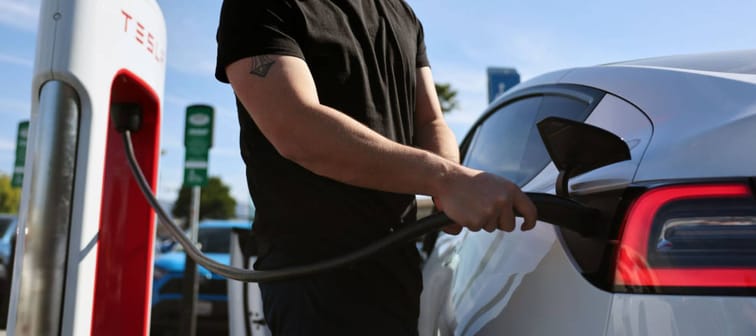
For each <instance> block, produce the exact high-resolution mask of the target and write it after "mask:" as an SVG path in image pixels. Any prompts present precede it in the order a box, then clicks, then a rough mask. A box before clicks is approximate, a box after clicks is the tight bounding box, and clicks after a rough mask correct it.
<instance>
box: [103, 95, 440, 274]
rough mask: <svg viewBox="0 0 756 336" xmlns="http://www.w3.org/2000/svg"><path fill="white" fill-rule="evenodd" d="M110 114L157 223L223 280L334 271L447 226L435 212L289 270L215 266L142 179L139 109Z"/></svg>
mask: <svg viewBox="0 0 756 336" xmlns="http://www.w3.org/2000/svg"><path fill="white" fill-rule="evenodd" d="M111 114H112V118H113V123H114V124H115V126H116V129H117V130H118V131H119V132H121V135H122V138H123V144H124V148H125V150H126V157H127V159H128V162H129V168H131V173H132V174H133V175H134V179H135V180H136V182H137V184H138V185H139V189H140V190H141V191H142V194H144V197H145V198H146V199H147V202H148V203H149V204H150V206H151V207H152V208H153V209H154V210H155V212H156V213H157V215H158V219H159V222H160V223H161V224H163V225H164V227H165V228H166V229H167V230H168V232H169V233H170V235H171V236H173V238H174V239H175V240H176V241H177V242H178V243H179V244H181V246H183V247H184V251H185V252H186V254H187V255H188V256H189V257H190V258H192V259H194V261H195V262H197V264H200V265H202V266H204V267H205V268H207V269H208V270H210V271H211V272H213V273H216V274H218V275H221V276H224V277H226V278H230V279H234V280H239V281H244V282H269V281H277V280H288V279H293V278H298V277H303V276H307V275H311V274H315V273H320V272H324V271H328V270H333V269H336V268H340V267H344V266H346V265H349V264H352V263H354V262H356V261H359V260H362V259H364V258H366V257H369V256H371V255H373V254H375V253H377V252H379V251H381V250H383V249H386V248H389V247H391V246H393V245H395V244H398V243H403V242H409V241H411V240H413V239H415V238H416V237H419V236H421V235H423V234H425V233H428V232H431V231H434V230H438V229H440V228H442V227H444V226H446V225H448V224H450V223H451V220H450V219H449V217H447V216H446V215H445V214H444V213H437V214H434V215H431V216H428V217H425V218H423V219H421V220H419V221H417V222H415V223H413V224H410V225H407V226H405V227H404V228H402V229H401V230H398V231H396V232H394V233H392V234H391V235H389V236H387V237H385V238H383V239H381V240H379V241H376V242H375V243H373V244H370V245H368V246H366V247H364V248H362V249H360V250H357V251H354V252H351V253H349V254H347V255H344V256H342V257H336V258H333V259H329V260H325V261H322V262H317V263H314V264H308V265H302V266H294V267H290V268H284V269H279V270H269V271H260V270H248V269H243V268H238V267H232V266H228V265H224V264H221V263H218V262H216V261H214V260H212V259H210V258H208V257H207V256H205V255H204V254H203V253H202V251H200V250H199V249H198V248H197V247H196V246H195V245H194V244H193V243H192V242H191V241H190V240H189V239H188V238H187V237H186V235H185V234H184V232H183V231H182V230H181V228H179V227H178V225H176V223H174V222H173V221H172V220H171V218H170V216H168V214H167V213H166V211H165V210H164V209H163V208H162V207H161V206H160V203H159V202H158V200H157V198H155V195H153V193H152V189H151V188H150V185H149V183H148V182H147V179H145V177H144V174H143V173H142V170H141V168H139V164H138V163H137V160H136V156H135V155H134V146H133V144H132V142H131V132H132V131H136V130H138V129H139V126H140V123H141V118H140V116H141V114H140V111H139V107H138V106H137V105H134V104H114V105H113V106H111Z"/></svg>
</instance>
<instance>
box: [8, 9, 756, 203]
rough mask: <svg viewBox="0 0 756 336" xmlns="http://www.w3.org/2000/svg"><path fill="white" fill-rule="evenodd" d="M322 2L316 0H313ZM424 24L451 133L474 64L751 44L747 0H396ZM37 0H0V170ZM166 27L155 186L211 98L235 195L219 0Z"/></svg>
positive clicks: (18, 113) (170, 15)
mask: <svg viewBox="0 0 756 336" xmlns="http://www.w3.org/2000/svg"><path fill="white" fill-rule="evenodd" d="M318 1H325V0H318ZM408 2H409V3H410V5H412V6H413V7H414V9H415V11H416V13H417V15H418V17H419V18H420V19H421V21H422V22H423V23H424V26H425V33H426V44H427V46H428V52H429V56H430V59H431V63H432V66H433V71H434V76H435V78H436V80H437V81H438V82H447V83H451V85H452V87H454V88H455V89H457V90H458V92H459V102H460V109H459V110H457V111H454V112H452V113H451V114H450V115H448V117H447V120H448V121H449V124H450V125H451V127H452V129H453V130H454V132H455V134H456V135H457V137H458V138H461V137H462V136H463V135H464V133H465V132H466V130H467V129H468V127H469V126H470V124H471V123H472V122H473V121H474V120H475V119H476V118H477V117H478V116H479V115H480V113H481V111H482V110H483V108H484V107H485V105H486V99H487V98H486V77H485V71H486V67H489V66H504V67H514V68H516V69H517V70H518V71H519V73H520V75H521V77H522V79H523V80H527V79H529V78H533V77H535V76H537V75H540V74H543V73H546V72H549V71H553V70H558V69H562V68H568V67H575V66H589V65H595V64H602V63H608V62H615V61H622V60H629V59H637V58H645V57H653V56H663V55H672V54H687V53H697V52H708V51H723V50H735V49H752V48H756V30H754V29H753V18H754V15H756V2H752V1H734V0H718V1H711V0H709V1H698V0H690V1H682V0H679V1H648V0H636V1H622V2H617V1H598V0H588V1H558V0H528V1H522V0H514V1H502V0H471V1H459V0H408ZM39 3H40V0H0V117H1V120H2V122H0V173H3V174H9V173H10V172H11V170H12V166H13V160H14V155H15V151H14V149H15V136H16V127H17V124H18V122H20V121H22V120H25V119H28V117H29V113H30V112H29V110H30V105H31V104H30V101H31V76H32V71H33V69H32V66H33V65H32V59H33V57H34V50H35V42H36V41H35V39H36V33H35V32H36V25H37V19H38V13H37V12H38V9H39ZM159 3H160V5H161V8H162V9H163V14H164V16H165V19H166V24H167V27H168V49H167V65H168V70H167V74H166V86H165V97H164V116H163V118H164V120H163V122H164V123H163V125H164V127H163V130H162V148H163V149H164V151H165V154H164V155H163V156H162V158H161V162H160V188H159V191H158V196H159V198H161V199H165V200H169V201H172V200H174V199H175V198H176V195H177V190H178V188H179V186H180V184H181V181H182V178H183V176H182V174H183V171H182V167H183V153H184V150H183V118H184V111H185V108H186V106H188V105H191V104H196V103H203V104H209V105H212V106H214V107H215V109H216V122H215V125H216V129H215V134H216V135H215V146H214V148H213V149H212V150H211V153H210V174H211V175H219V176H221V178H222V179H223V181H224V182H225V183H226V184H228V185H230V186H231V189H232V194H233V196H234V197H235V198H236V199H237V200H238V201H240V202H247V200H248V196H247V189H246V182H245V181H246V180H245V177H244V169H243V163H242V161H241V159H240V158H239V154H238V124H237V120H236V110H235V105H234V101H233V96H232V93H231V90H230V88H229V87H228V86H226V85H223V84H220V83H218V82H216V81H215V79H214V78H213V69H214V62H215V39H214V37H215V29H216V25H217V16H218V11H219V8H220V4H221V1H220V0H194V1H191V5H189V3H190V2H189V1H187V0H181V1H179V0H164V1H159Z"/></svg>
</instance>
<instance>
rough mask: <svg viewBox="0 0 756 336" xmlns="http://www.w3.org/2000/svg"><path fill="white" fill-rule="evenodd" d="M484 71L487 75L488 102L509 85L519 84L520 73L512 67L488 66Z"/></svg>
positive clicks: (504, 90)
mask: <svg viewBox="0 0 756 336" xmlns="http://www.w3.org/2000/svg"><path fill="white" fill-rule="evenodd" d="M486 72H487V77H488V102H489V103H490V102H492V101H493V100H494V99H496V97H498V96H499V95H500V94H502V93H504V92H506V91H507V90H509V89H510V88H511V87H513V86H515V85H517V84H520V74H519V73H517V70H516V69H514V68H497V67H489V68H488V69H486Z"/></svg>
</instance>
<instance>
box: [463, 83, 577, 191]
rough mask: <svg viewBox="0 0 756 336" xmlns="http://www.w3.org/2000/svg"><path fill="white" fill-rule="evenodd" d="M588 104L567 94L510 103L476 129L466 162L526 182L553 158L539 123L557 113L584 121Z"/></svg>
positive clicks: (567, 117)
mask: <svg viewBox="0 0 756 336" xmlns="http://www.w3.org/2000/svg"><path fill="white" fill-rule="evenodd" d="M588 112H589V109H588V103H587V102H585V101H583V100H579V99H575V98H571V97H568V96H563V95H543V96H531V97H527V98H524V99H519V100H516V101H514V102H511V103H508V104H506V105H504V106H503V107H501V108H499V109H498V110H496V111H495V112H493V113H492V114H490V115H489V116H488V118H486V119H485V120H484V121H483V122H482V123H481V124H480V125H479V126H478V128H477V129H476V130H475V136H474V138H473V140H472V142H471V145H470V147H469V149H468V152H467V153H466V155H465V165H467V166H468V167H471V168H475V169H480V170H484V171H487V172H490V173H493V174H496V175H499V176H502V177H505V178H507V179H509V180H511V181H512V182H514V183H515V184H517V185H519V186H523V185H525V184H526V183H527V182H528V181H530V180H531V179H532V178H533V177H534V176H536V175H537V174H538V173H539V172H540V171H541V170H543V169H544V168H545V167H546V165H547V164H548V163H549V162H550V161H551V159H550V158H549V155H548V153H547V152H546V148H545V147H544V145H543V142H542V141H541V137H540V135H539V134H538V129H537V128H536V124H537V123H538V122H539V121H541V120H543V119H544V118H547V117H550V116H557V117H562V118H566V119H571V120H577V121H584V120H585V119H586V118H587V116H588Z"/></svg>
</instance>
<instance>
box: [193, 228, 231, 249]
mask: <svg viewBox="0 0 756 336" xmlns="http://www.w3.org/2000/svg"><path fill="white" fill-rule="evenodd" d="M197 235H198V240H199V243H200V244H202V252H205V253H228V251H229V246H231V229H229V228H207V229H203V228H200V229H199V233H198V234H197Z"/></svg>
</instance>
